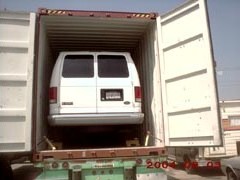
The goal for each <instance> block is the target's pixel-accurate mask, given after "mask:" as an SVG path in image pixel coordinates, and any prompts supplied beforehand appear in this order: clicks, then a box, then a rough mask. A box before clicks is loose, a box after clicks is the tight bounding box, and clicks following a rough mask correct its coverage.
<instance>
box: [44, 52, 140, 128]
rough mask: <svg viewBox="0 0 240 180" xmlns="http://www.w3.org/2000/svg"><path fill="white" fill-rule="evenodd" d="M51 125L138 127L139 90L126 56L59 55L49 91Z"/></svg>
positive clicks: (116, 54)
mask: <svg viewBox="0 0 240 180" xmlns="http://www.w3.org/2000/svg"><path fill="white" fill-rule="evenodd" d="M49 103H50V115H49V118H48V119H49V123H50V124H51V125H56V126H58V125H63V126H68V125H69V126H71V125H114V124H141V123H142V122H143V117H144V115H143V113H142V111H141V87H140V82H139V77H138V73H137V70H136V67H135V65H134V63H133V60H132V58H131V55H130V53H128V52H124V53H123V52H61V53H60V54H59V56H58V59H57V61H56V64H55V66H54V69H53V72H52V78H51V83H50V90H49Z"/></svg>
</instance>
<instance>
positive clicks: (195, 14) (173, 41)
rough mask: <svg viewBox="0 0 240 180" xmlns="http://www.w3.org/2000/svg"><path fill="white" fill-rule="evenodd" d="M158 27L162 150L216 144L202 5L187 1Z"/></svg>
mask: <svg viewBox="0 0 240 180" xmlns="http://www.w3.org/2000/svg"><path fill="white" fill-rule="evenodd" d="M157 22H158V24H157V27H158V34H159V35H160V36H159V46H160V48H159V49H160V52H159V54H160V68H161V82H162V98H163V112H164V132H165V145H166V146H214V145H221V143H222V138H221V126H220V124H221V123H220V114H219V107H218V97H217V90H216V78H215V70H214V60H213V54H212V46H211V37H210V33H209V27H208V17H207V12H206V4H205V1H203V0H199V1H197V0H195V1H189V2H187V3H186V4H184V5H182V6H181V7H179V8H178V9H175V10H174V11H172V12H169V13H167V14H165V15H164V16H162V17H161V18H158V19H157Z"/></svg>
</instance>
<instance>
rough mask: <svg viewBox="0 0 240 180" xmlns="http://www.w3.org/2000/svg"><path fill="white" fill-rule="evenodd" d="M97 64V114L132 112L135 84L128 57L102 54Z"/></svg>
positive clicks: (98, 56)
mask: <svg viewBox="0 0 240 180" xmlns="http://www.w3.org/2000/svg"><path fill="white" fill-rule="evenodd" d="M97 64H98V79H97V112H98V113H105V112H108V113H112V112H132V111H133V110H132V105H133V102H132V99H133V91H132V90H133V84H132V81H131V72H130V71H129V69H130V68H129V64H128V59H127V57H126V56H124V55H118V54H107V53H106V54H101V53H100V54H97Z"/></svg>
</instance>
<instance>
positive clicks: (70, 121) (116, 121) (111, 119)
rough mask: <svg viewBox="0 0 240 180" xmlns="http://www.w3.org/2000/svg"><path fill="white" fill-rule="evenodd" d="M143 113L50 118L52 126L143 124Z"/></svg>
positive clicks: (55, 116) (53, 116)
mask: <svg viewBox="0 0 240 180" xmlns="http://www.w3.org/2000/svg"><path fill="white" fill-rule="evenodd" d="M143 118H144V114H143V113H101V114H54V115H49V116H48V121H49V123H50V125H52V126H76V125H121V124H141V123H142V122H143Z"/></svg>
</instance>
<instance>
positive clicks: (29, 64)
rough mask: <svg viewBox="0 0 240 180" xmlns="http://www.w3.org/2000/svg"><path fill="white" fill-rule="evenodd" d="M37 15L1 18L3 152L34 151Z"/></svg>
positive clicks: (0, 134) (0, 137)
mask: <svg viewBox="0 0 240 180" xmlns="http://www.w3.org/2000/svg"><path fill="white" fill-rule="evenodd" d="M34 33H35V14H29V13H7V12H1V14H0V123H1V126H0V142H1V143H0V152H2V151H6V152H14V151H17V152H25V151H30V150H31V139H32V136H31V131H32V128H31V127H32V88H33V63H34V52H33V51H34V36H35V34H34Z"/></svg>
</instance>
